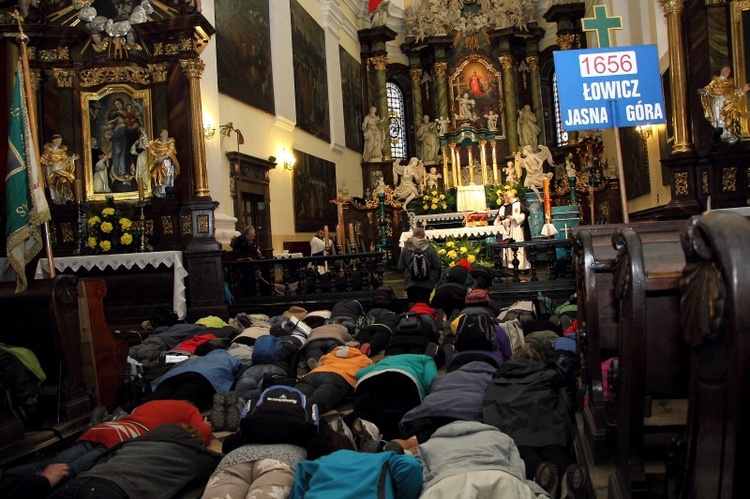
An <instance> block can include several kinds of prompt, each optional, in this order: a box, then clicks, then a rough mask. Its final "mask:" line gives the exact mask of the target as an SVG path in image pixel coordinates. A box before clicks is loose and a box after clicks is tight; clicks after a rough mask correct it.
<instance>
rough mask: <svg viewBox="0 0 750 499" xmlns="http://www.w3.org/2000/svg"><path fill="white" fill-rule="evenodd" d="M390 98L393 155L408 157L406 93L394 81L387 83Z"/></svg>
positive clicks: (389, 125)
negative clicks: (405, 110)
mask: <svg viewBox="0 0 750 499" xmlns="http://www.w3.org/2000/svg"><path fill="white" fill-rule="evenodd" d="M385 92H386V97H387V98H388V136H389V138H390V141H391V157H392V158H394V159H395V158H401V159H406V117H405V115H406V113H405V112H404V93H403V92H402V91H401V89H400V88H399V87H398V85H396V84H395V83H393V82H390V81H389V82H386V84H385Z"/></svg>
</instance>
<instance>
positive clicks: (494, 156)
mask: <svg viewBox="0 0 750 499" xmlns="http://www.w3.org/2000/svg"><path fill="white" fill-rule="evenodd" d="M490 146H492V183H493V184H494V185H497V184H499V183H500V177H499V176H498V175H497V143H496V142H495V141H494V140H491V141H490Z"/></svg>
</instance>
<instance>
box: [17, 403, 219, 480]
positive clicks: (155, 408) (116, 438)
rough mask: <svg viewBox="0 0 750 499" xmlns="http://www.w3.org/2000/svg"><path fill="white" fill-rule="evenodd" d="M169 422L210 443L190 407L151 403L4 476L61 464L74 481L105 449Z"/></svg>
mask: <svg viewBox="0 0 750 499" xmlns="http://www.w3.org/2000/svg"><path fill="white" fill-rule="evenodd" d="M168 423H171V424H188V425H190V426H192V427H194V428H196V429H197V430H198V431H199V432H200V434H201V437H202V439H203V443H204V444H205V445H208V444H209V443H210V442H211V427H210V426H209V425H208V424H207V423H206V422H205V421H204V420H203V417H202V416H201V413H200V412H199V411H198V409H197V408H196V407H195V406H194V405H193V404H191V403H189V402H186V401H184V400H153V401H151V402H146V403H144V404H142V405H140V406H138V407H136V408H135V409H134V410H133V413H132V414H130V415H127V416H125V417H123V418H121V419H118V420H117V421H109V422H106V423H101V424H98V425H96V426H94V427H93V428H91V429H89V430H86V431H85V432H84V433H83V435H81V436H80V437H79V438H78V440H76V441H75V443H74V444H73V445H71V446H70V447H69V448H67V449H65V450H63V451H61V452H59V453H58V454H57V455H56V456H54V457H50V458H48V459H44V460H42V461H37V462H35V463H29V464H24V465H21V466H17V467H15V468H11V469H10V470H8V471H7V473H9V474H13V475H33V474H37V473H39V472H41V471H42V470H43V469H45V467H47V466H48V465H50V464H52V463H64V464H66V465H68V466H69V472H70V477H71V478H73V477H75V476H76V475H78V474H79V473H81V472H82V471H84V470H86V469H88V468H89V466H91V464H92V463H94V461H96V460H97V459H99V457H100V456H102V455H103V454H104V453H106V452H107V450H108V449H110V448H112V447H114V446H115V445H118V444H120V443H122V442H124V441H126V440H130V439H131V438H135V437H138V436H140V435H143V434H145V433H146V432H148V431H150V430H153V429H156V428H158V427H159V426H161V425H163V424H168Z"/></svg>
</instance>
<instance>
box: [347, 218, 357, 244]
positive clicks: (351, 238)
mask: <svg viewBox="0 0 750 499" xmlns="http://www.w3.org/2000/svg"><path fill="white" fill-rule="evenodd" d="M349 244H356V243H355V241H354V224H353V223H351V222H349Z"/></svg>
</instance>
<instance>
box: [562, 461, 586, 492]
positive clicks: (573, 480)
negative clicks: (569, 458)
mask: <svg viewBox="0 0 750 499" xmlns="http://www.w3.org/2000/svg"><path fill="white" fill-rule="evenodd" d="M584 497H586V469H585V468H584V467H583V466H581V465H580V464H578V463H573V464H571V465H570V466H568V469H567V470H565V474H564V475H563V479H562V490H561V491H560V499H583V498H584Z"/></svg>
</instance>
